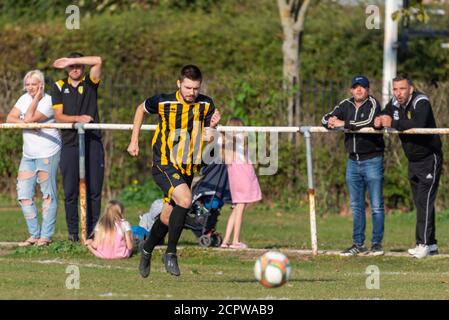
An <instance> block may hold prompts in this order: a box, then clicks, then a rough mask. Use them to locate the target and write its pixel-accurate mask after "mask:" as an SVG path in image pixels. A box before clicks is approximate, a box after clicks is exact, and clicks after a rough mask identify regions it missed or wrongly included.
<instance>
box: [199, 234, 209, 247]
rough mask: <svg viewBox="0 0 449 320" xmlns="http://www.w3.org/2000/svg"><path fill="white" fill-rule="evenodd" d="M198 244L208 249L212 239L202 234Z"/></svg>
mask: <svg viewBox="0 0 449 320" xmlns="http://www.w3.org/2000/svg"><path fill="white" fill-rule="evenodd" d="M198 242H199V244H200V247H210V245H211V243H212V239H211V237H209V236H208V235H207V234H204V235H202V236H201V237H200V238H199V240H198Z"/></svg>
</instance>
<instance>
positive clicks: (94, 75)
mask: <svg viewBox="0 0 449 320" xmlns="http://www.w3.org/2000/svg"><path fill="white" fill-rule="evenodd" d="M74 64H83V65H89V66H92V67H91V68H90V72H89V75H90V78H91V80H92V82H93V83H95V84H96V83H98V82H99V81H100V79H101V67H102V64H103V61H102V60H101V57H99V56H88V57H78V58H60V59H57V60H55V62H54V63H53V67H55V68H58V69H64V68H66V67H68V66H71V65H74Z"/></svg>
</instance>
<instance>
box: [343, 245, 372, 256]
mask: <svg viewBox="0 0 449 320" xmlns="http://www.w3.org/2000/svg"><path fill="white" fill-rule="evenodd" d="M367 251H368V249H366V248H365V247H364V246H358V245H356V244H353V245H352V246H351V247H349V248H348V249H346V250H344V251H342V252H341V253H340V256H343V257H348V256H356V255H358V254H360V253H366V252H367Z"/></svg>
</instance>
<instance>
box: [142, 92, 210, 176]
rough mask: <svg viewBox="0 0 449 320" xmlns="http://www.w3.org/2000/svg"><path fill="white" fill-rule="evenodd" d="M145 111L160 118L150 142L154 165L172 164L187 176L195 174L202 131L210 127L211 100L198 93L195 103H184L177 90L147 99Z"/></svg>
mask: <svg viewBox="0 0 449 320" xmlns="http://www.w3.org/2000/svg"><path fill="white" fill-rule="evenodd" d="M144 108H145V111H146V112H148V113H151V114H158V115H159V123H158V126H157V129H156V132H155V134H154V137H153V142H152V145H153V163H154V164H160V165H172V166H174V167H175V168H176V169H178V170H179V171H180V172H181V173H182V174H186V175H188V176H190V175H192V174H193V173H195V172H197V171H198V169H199V166H200V165H201V153H202V150H203V133H204V128H206V127H209V126H210V120H211V118H212V115H213V113H214V110H215V106H214V103H213V101H212V99H211V98H209V97H207V96H204V95H201V94H200V95H199V96H198V98H197V99H196V101H195V102H194V103H191V104H186V103H185V102H183V100H182V99H181V98H180V96H179V91H176V92H175V93H172V94H160V95H156V96H153V97H151V98H148V99H146V100H145V102H144Z"/></svg>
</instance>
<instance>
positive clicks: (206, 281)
mask: <svg viewBox="0 0 449 320" xmlns="http://www.w3.org/2000/svg"><path fill="white" fill-rule="evenodd" d="M337 281H342V280H341V279H297V278H294V279H290V280H288V281H287V282H288V283H290V282H294V283H303V282H310V283H314V282H337ZM198 282H204V283H208V282H221V283H226V282H236V283H258V282H259V281H257V280H256V279H254V280H253V279H228V280H216V279H214V280H198Z"/></svg>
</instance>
